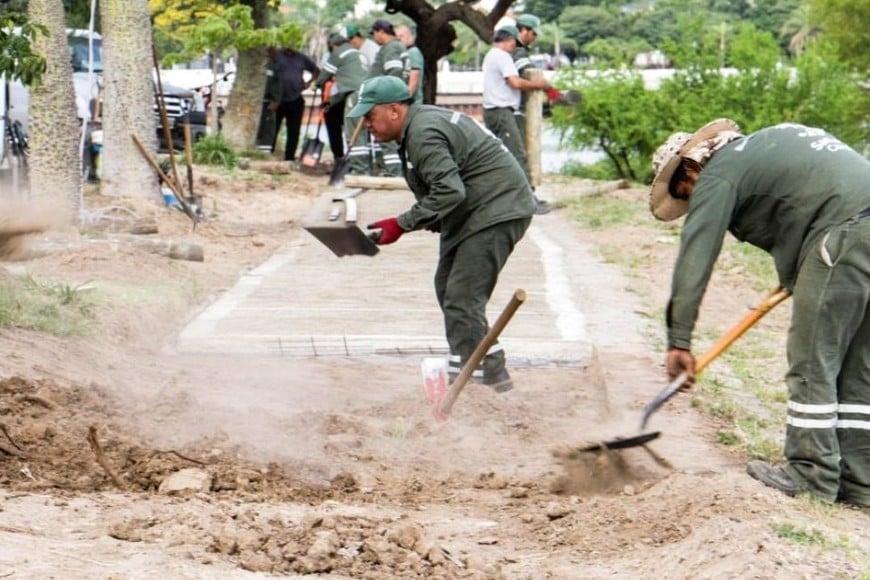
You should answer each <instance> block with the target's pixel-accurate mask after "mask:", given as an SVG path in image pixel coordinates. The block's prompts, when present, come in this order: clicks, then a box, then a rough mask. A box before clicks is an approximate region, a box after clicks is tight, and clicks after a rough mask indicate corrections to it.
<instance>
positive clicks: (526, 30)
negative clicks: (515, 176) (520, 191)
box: [513, 14, 550, 213]
mask: <svg viewBox="0 0 870 580" xmlns="http://www.w3.org/2000/svg"><path fill="white" fill-rule="evenodd" d="M517 32H519V34H518V35H517V46H516V48H514V51H513V57H514V65H515V66H516V67H517V74H519V75H520V77H522V78H525V77H524V76H523V73H524V72H525V71H527V70H532V69H537V68H538V67H536V66H535V63H533V62H532V59H531V54H532V53H531V46H532V43H533V42H534V41H535V40H536V39H537V38H538V35H539V34H540V33H541V19H540V18H538V17H537V16H535V15H534V14H522V15H520V16H517ZM528 94H529V93H528V91H521V92H520V106H519V108H518V109H517V112H516V113H515V114H516V116H517V128H518V129H519V130H520V133H521V134H522V136H523V144H525V142H526V101H527V100H528ZM549 106H550V105H549V101H546V100H545V101H544V107H545V109H548V108H549ZM545 116H546V115H545ZM532 190H534V186H532ZM535 204H536V210H537V213H547V212H549V211H550V207H549V205H550V204H548V203H547V202H546V201H544V200H542V199H539V198H538V196H537V195H536V196H535Z"/></svg>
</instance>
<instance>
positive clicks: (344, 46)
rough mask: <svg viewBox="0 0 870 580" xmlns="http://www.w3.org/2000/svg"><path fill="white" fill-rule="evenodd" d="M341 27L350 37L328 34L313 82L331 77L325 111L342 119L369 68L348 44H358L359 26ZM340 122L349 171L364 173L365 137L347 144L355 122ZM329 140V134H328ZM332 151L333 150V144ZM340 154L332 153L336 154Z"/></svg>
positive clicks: (365, 165) (366, 151)
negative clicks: (325, 53)
mask: <svg viewBox="0 0 870 580" xmlns="http://www.w3.org/2000/svg"><path fill="white" fill-rule="evenodd" d="M342 30H343V31H344V32H345V34H349V35H350V37H345V36H343V35H342V34H341V33H333V34H332V35H331V36H330V37H329V38H330V45H331V46H332V51H331V52H330V54H329V58H328V59H327V61H326V63H325V64H324V65H323V71H322V72H321V73H320V76H318V77H317V81H316V82H317V86H319V87H322V86H323V84H324V83H326V82H327V81H328V80H330V79H333V80H334V82H335V87H336V91H335V94H334V95H333V96H331V97H330V105H329V112H328V114H330V115H332V114H335V115H340V117H339V118H341V119H344V118H345V117H346V115H347V113H348V112H349V111H350V109H351V108H352V107H353V105H354V104H355V101H356V96H357V92H358V91H359V86H360V84H361V83H362V81H363V79H365V78H366V76H368V72H369V67H368V62H367V61H366V59H365V57H364V56H363V54H362V53H361V52H360V51H359V50H358V48H355V47H354V46H352V44H351V42H355V43H357V44H362V35H360V33H359V29H358V28H357V27H355V26H347V27H344V28H343V29H342ZM349 39H350V40H349ZM333 109H335V110H336V112H335V113H333ZM342 125H343V126H344V131H345V134H346V135H347V140H348V156H347V158H348V161H347V163H348V171H349V173H355V174H359V175H364V174H367V173H368V172H369V166H368V160H369V153H368V145H367V139H366V138H365V137H363V138H362V139H361V138H360V137H359V136H357V140H356V142H355V143H350V139H351V137H352V136H353V129H354V128H355V127H356V124H355V123H354V122H353V120H352V119H348V120H347V122H343V123H342ZM331 139H332V137H330V140H331ZM333 153H335V148H334V147H333ZM340 156H341V155H336V157H340Z"/></svg>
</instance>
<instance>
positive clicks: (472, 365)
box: [438, 289, 526, 417]
mask: <svg viewBox="0 0 870 580" xmlns="http://www.w3.org/2000/svg"><path fill="white" fill-rule="evenodd" d="M525 301H526V291H525V290H521V289H517V290H515V291H514V295H513V296H511V299H510V302H508V305H507V306H505V308H504V310H503V311H502V313H501V314H500V315H499V317H498V318H497V319H496V321H495V323H494V324H493V325H492V326H491V327H490V329H489V332H487V333H486V335H485V336H484V337H483V339H482V340H481V341H480V344H478V345H477V348H475V349H474V352H473V353H471V356H470V357H469V358H468V360H467V361H466V362H465V366H463V367H462V370H461V371H459V376H458V377H456V380H455V381H453V384H451V385H450V388H449V389H448V391H447V393H446V394H445V395H444V398H443V399H441V401H440V403H439V404H438V406H439V410H440V411H441V414H442V415H444V416H445V417H446V416H447V415H449V414H450V409H452V408H453V403H455V402H456V398H457V397H458V396H459V393H461V392H462V389H463V388H464V387H465V383H467V382H468V379H470V378H471V374H472V373H473V372H474V369H476V368H477V365H478V364H480V361H482V360H483V357H485V356H486V353H487V351H489V347H491V346H492V345H493V344H495V341H496V340H497V339H498V335H499V334H501V331H502V330H504V327H505V326H507V323H508V322H510V319H511V317H513V315H514V313H515V312H516V311H517V308H519V307H520V306H521V305H522V303H523V302H525Z"/></svg>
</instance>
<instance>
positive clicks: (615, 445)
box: [580, 431, 662, 453]
mask: <svg viewBox="0 0 870 580" xmlns="http://www.w3.org/2000/svg"><path fill="white" fill-rule="evenodd" d="M661 434H662V433H661V431H653V432H651V433H642V434H640V435H635V436H634V437H618V438H616V439H612V440H610V441H602V442H601V443H594V444H592V445H587V446H586V447H581V448H580V451H581V452H584V453H585V452H587V451H600V450H604V449H628V448H629V447H637V446H638V445H646V444H647V443H649V442H650V441H652V440H653V439H658V437H659V435H661Z"/></svg>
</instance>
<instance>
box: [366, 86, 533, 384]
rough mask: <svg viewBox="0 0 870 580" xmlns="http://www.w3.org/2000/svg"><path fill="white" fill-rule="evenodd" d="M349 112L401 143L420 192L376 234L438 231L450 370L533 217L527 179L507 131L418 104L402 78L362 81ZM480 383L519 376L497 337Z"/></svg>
mask: <svg viewBox="0 0 870 580" xmlns="http://www.w3.org/2000/svg"><path fill="white" fill-rule="evenodd" d="M350 114H351V116H352V117H363V119H364V122H365V126H366V128H367V129H368V130H369V131H370V132H371V133H372V134H373V135H374V136H375V137H376V138H377V139H378V140H380V141H385V142H386V141H395V142H398V143H399V155H400V157H401V160H402V174H403V175H404V177H405V180H406V181H407V182H408V186H409V187H410V189H411V191H412V192H413V193H414V197H415V199H416V202H415V203H414V205H412V206H411V207H410V208H409V209H408V210H407V211H405V212H403V213H401V214H399V215H398V216H396V217H390V218H386V219H382V220H380V221H377V222H374V223H373V224H370V225H369V228H370V229H377V230H380V234H379V238H378V240H377V242H378V244H381V245H383V244H391V243H393V242H395V241H396V240H398V239H399V238H400V237H401V236H402V235H403V234H404V233H405V232H411V231H414V230H422V229H426V230H430V231H433V232H440V250H439V260H438V267H437V269H436V271H435V295H436V297H437V299H438V304H439V306H440V307H441V311H442V312H443V314H444V326H445V334H446V336H447V344H448V345H449V347H450V360H449V363H450V365H449V371H450V374H451V375H453V376H451V380H452V379H453V378H455V375H457V374H458V373H459V371H460V369H461V368H462V365H463V364H464V363H465V361H466V360H468V358H469V357H470V356H471V354H472V352H474V349H475V348H476V347H477V345H478V344H479V343H480V341H481V340H482V339H483V337H484V336H485V335H486V333H487V331H488V329H489V324H488V323H487V320H486V305H487V302H489V299H490V297H491V296H492V292H493V290H494V289H495V285H496V282H497V281H498V275H499V272H501V269H502V267H503V266H504V265H505V263H506V262H507V259H508V257H509V256H510V254H511V252H512V251H513V249H514V246H515V245H516V243H517V242H519V241H520V239H521V238H522V237H523V234H524V233H525V231H526V229H527V228H528V227H529V224H530V223H531V217H532V213H533V211H534V200H533V198H532V190H531V187H530V186H529V182H528V180H527V179H525V175H524V174H523V171H522V169H521V168H520V166H519V164H518V163H517V161H516V159H514V157H513V156H512V155H511V154H510V153H509V152H508V151H507V149H505V148H504V146H503V145H502V143H501V141H499V139H498V138H497V137H495V136H494V135H492V134H491V133H490V132H488V131H486V130H485V129H484V128H483V127H481V126H480V125H479V124H478V123H477V122H476V121H474V120H473V119H471V118H470V117H468V116H466V115H463V114H461V113H458V112H455V111H450V110H448V109H443V108H441V107H435V106H432V105H418V104H415V103H413V98H412V97H411V95H410V93H408V87H407V85H405V83H404V82H403V81H402V80H401V79H399V78H395V77H377V78H374V79H370V80H367V81H366V82H364V83H363V88H362V89H361V93H360V99H359V103H358V104H357V105H356V106H355V107H354V108H353V110H352V111H351V113H350ZM482 367H483V369H482V372H476V373H475V375H473V376H477V377H481V376H482V380H483V383H484V384H486V385H489V386H491V387H493V388H494V389H495V390H496V391H498V392H504V391H507V390H510V389H511V388H512V387H513V383H512V380H511V377H510V374H509V373H508V371H507V368H506V367H505V355H504V351H503V350H502V347H501V345H499V344H495V345H493V347H492V348H490V350H489V352H488V353H487V355H486V357H485V358H484V361H483V363H482Z"/></svg>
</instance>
